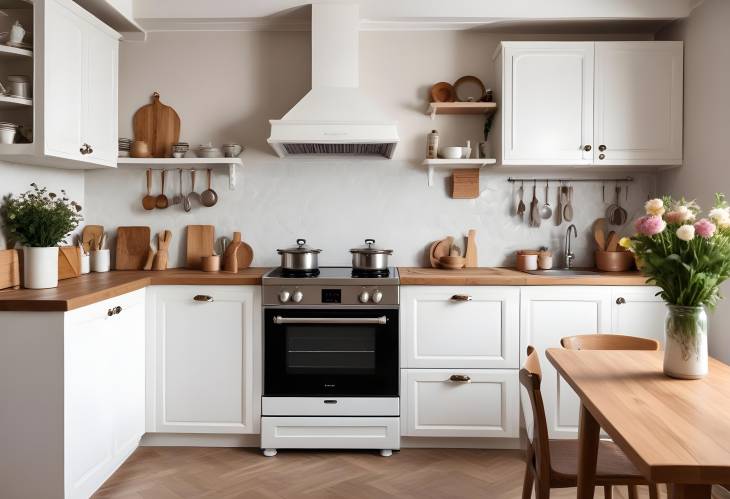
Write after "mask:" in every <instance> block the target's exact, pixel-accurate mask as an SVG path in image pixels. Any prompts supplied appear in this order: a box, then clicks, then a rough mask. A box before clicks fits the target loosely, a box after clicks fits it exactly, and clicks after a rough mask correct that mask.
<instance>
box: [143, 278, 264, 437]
mask: <svg viewBox="0 0 730 499" xmlns="http://www.w3.org/2000/svg"><path fill="white" fill-rule="evenodd" d="M260 302H261V298H260V288H259V287H258V286H154V287H152V288H150V290H149V302H148V304H149V307H150V310H151V312H152V315H151V317H150V323H149V326H150V327H149V335H148V340H147V346H148V351H149V355H148V364H147V395H148V398H147V410H148V417H147V431H149V432H164V433H241V434H243V433H257V432H258V431H259V425H260V413H261V406H260V379H261V373H260V371H261V346H260V334H259V333H258V330H259V328H260V314H261V309H260Z"/></svg>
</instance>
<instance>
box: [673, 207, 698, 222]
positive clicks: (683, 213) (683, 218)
mask: <svg viewBox="0 0 730 499" xmlns="http://www.w3.org/2000/svg"><path fill="white" fill-rule="evenodd" d="M674 211H675V212H676V213H677V216H678V218H679V221H680V222H694V220H695V214H694V212H693V211H692V210H690V209H689V208H688V207H687V206H684V205H680V206H677V208H676V209H675V210H674Z"/></svg>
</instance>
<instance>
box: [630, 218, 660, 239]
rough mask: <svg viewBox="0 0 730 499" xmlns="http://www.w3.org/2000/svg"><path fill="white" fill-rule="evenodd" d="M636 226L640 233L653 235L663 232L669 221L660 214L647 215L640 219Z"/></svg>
mask: <svg viewBox="0 0 730 499" xmlns="http://www.w3.org/2000/svg"><path fill="white" fill-rule="evenodd" d="M634 227H635V228H636V232H638V233H639V234H642V235H644V236H653V235H655V234H659V233H660V232H662V231H663V230H664V229H665V228H666V227H667V223H666V222H665V221H664V220H662V217H660V216H657V215H646V216H644V217H641V218H640V219H638V220H637V221H636V222H635V224H634Z"/></svg>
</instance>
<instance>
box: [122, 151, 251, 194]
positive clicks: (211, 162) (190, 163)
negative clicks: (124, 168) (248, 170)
mask: <svg viewBox="0 0 730 499" xmlns="http://www.w3.org/2000/svg"><path fill="white" fill-rule="evenodd" d="M117 165H130V166H139V167H146V168H149V167H152V166H161V167H165V166H169V167H170V168H171V169H173V168H178V167H195V166H200V167H202V168H207V167H213V166H227V167H228V188H229V189H230V190H234V189H235V188H236V183H237V181H238V172H237V170H236V167H237V166H240V167H243V160H241V158H119V159H118V160H117ZM241 177H243V174H241Z"/></svg>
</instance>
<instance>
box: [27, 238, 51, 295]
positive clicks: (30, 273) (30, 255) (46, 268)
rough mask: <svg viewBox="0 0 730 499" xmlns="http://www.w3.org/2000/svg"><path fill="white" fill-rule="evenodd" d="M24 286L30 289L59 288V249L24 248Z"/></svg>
mask: <svg viewBox="0 0 730 499" xmlns="http://www.w3.org/2000/svg"><path fill="white" fill-rule="evenodd" d="M23 286H24V287H26V288H30V289H45V288H55V287H56V286H58V247H57V246H56V247H53V248H31V247H30V246H26V247H24V248H23Z"/></svg>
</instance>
